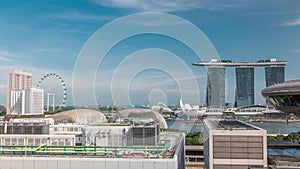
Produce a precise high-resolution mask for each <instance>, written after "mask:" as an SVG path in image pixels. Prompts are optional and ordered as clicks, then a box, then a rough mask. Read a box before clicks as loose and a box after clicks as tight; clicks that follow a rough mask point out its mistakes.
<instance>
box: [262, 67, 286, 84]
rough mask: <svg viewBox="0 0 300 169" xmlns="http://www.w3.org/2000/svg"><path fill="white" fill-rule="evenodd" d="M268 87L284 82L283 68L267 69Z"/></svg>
mask: <svg viewBox="0 0 300 169" xmlns="http://www.w3.org/2000/svg"><path fill="white" fill-rule="evenodd" d="M265 76H266V87H268V86H270V85H272V84H275V83H276V84H277V83H282V82H284V67H283V66H268V67H265Z"/></svg>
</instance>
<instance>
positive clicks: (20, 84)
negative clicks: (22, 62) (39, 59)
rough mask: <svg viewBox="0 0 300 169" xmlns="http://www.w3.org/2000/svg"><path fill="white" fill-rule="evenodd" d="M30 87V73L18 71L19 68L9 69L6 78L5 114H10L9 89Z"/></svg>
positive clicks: (15, 89)
mask: <svg viewBox="0 0 300 169" xmlns="http://www.w3.org/2000/svg"><path fill="white" fill-rule="evenodd" d="M31 87H32V73H30V72H25V71H20V70H9V71H8V79H7V97H6V99H7V101H6V109H7V114H10V112H11V111H10V105H11V94H12V92H11V91H19V90H25V89H29V88H31Z"/></svg>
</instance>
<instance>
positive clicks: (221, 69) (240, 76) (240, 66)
mask: <svg viewBox="0 0 300 169" xmlns="http://www.w3.org/2000/svg"><path fill="white" fill-rule="evenodd" d="M193 65H195V66H205V67H206V70H207V87H206V105H207V106H217V107H224V106H225V75H226V67H235V78H236V93H235V103H234V106H235V107H243V106H249V105H253V104H254V67H258V66H261V67H265V80H266V86H270V85H272V84H274V83H282V82H284V81H285V80H284V68H285V66H286V62H285V61H277V60H276V59H274V58H272V59H270V60H260V61H258V62H232V61H231V60H216V59H212V60H211V61H208V62H198V63H194V64H193Z"/></svg>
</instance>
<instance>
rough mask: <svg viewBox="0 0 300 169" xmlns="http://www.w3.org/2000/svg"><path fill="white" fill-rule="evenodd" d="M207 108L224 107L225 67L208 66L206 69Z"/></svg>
mask: <svg viewBox="0 0 300 169" xmlns="http://www.w3.org/2000/svg"><path fill="white" fill-rule="evenodd" d="M206 105H207V106H218V107H224V106H225V67H224V66H208V67H207V89H206Z"/></svg>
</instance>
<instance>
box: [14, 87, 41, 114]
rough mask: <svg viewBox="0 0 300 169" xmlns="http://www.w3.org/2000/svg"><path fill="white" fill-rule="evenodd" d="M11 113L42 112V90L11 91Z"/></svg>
mask: <svg viewBox="0 0 300 169" xmlns="http://www.w3.org/2000/svg"><path fill="white" fill-rule="evenodd" d="M10 100H11V101H10V103H11V105H10V108H11V109H10V110H11V111H10V114H11V115H28V114H31V115H32V114H43V113H44V111H43V110H44V90H43V89H35V88H30V89H25V90H18V91H11V99H10Z"/></svg>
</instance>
